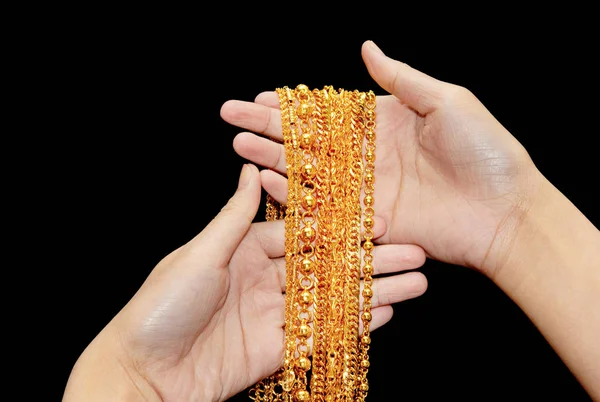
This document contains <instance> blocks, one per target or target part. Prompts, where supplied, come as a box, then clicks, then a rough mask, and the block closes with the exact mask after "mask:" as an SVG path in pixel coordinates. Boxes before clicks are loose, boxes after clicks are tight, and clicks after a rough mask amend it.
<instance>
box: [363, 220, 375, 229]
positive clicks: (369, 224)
mask: <svg viewBox="0 0 600 402" xmlns="http://www.w3.org/2000/svg"><path fill="white" fill-rule="evenodd" d="M374 224H375V222H373V218H365V220H364V221H363V225H364V226H365V227H366V228H367V229H371V228H372V227H373V225H374Z"/></svg>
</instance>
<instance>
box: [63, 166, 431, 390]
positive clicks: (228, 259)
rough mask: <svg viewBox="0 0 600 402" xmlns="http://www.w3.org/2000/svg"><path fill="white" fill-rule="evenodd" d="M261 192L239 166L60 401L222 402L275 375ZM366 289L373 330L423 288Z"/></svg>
mask: <svg viewBox="0 0 600 402" xmlns="http://www.w3.org/2000/svg"><path fill="white" fill-rule="evenodd" d="M260 192H261V182H260V176H259V172H258V170H257V169H256V167H255V166H252V165H249V166H246V167H245V168H244V169H243V171H242V175H241V177H240V184H239V187H238V190H237V192H236V194H235V195H234V196H233V197H232V198H231V200H230V201H229V203H228V204H227V206H226V207H225V208H223V210H222V211H221V213H220V214H219V215H218V216H217V217H216V218H215V219H214V220H213V221H212V222H211V223H210V224H209V225H208V226H207V227H206V228H205V229H204V230H203V231H202V232H201V233H200V234H199V235H198V236H197V237H195V238H194V239H193V240H191V241H190V242H189V243H187V244H186V245H184V246H182V247H181V248H179V249H177V250H175V251H174V252H173V253H171V254H170V255H168V256H167V257H166V258H164V260H163V261H161V262H160V263H159V264H158V265H157V266H156V268H155V269H154V270H153V272H152V273H151V275H150V276H149V278H148V279H147V281H146V282H145V283H144V285H143V286H142V288H141V289H140V290H139V291H138V292H137V294H136V295H135V296H134V297H133V299H132V300H131V301H130V302H129V303H128V304H127V306H125V308H124V309H123V310H122V311H121V312H120V313H119V314H118V315H117V316H116V317H115V318H114V319H113V320H112V321H111V322H110V323H109V324H108V325H107V327H106V328H105V329H104V330H103V331H102V332H101V333H100V334H99V335H98V336H97V337H96V339H95V340H94V341H93V342H92V344H90V346H88V348H87V349H86V351H85V352H84V353H83V354H82V356H81V357H80V359H79V360H78V362H77V364H76V365H75V368H74V369H73V371H72V373H71V377H70V379H69V383H68V385H67V390H66V392H65V398H64V400H65V401H69V400H77V401H81V400H85V401H93V400H111V401H115V400H138V399H140V400H163V401H182V400H203V401H204V400H224V399H227V398H228V397H230V396H232V395H234V394H236V393H238V392H240V391H242V390H244V389H245V388H246V387H248V386H250V385H252V384H254V383H256V382H257V381H259V380H260V379H262V378H264V377H267V376H268V375H270V374H272V373H273V372H275V371H276V370H277V369H278V368H279V367H280V365H281V363H282V361H283V337H284V329H283V326H284V304H285V299H284V295H283V291H284V290H285V278H284V277H285V260H284V258H283V255H284V223H283V221H275V222H260V223H251V222H252V220H253V219H254V217H255V214H256V212H257V209H258V207H259V203H260ZM381 234H382V232H381V231H380V232H378V233H376V235H381ZM424 261H425V254H424V252H423V250H422V249H421V248H419V247H416V246H412V245H394V246H392V245H388V246H378V247H376V248H375V251H374V264H373V265H374V270H375V271H376V272H377V273H393V272H397V271H401V270H405V269H413V268H417V267H419V266H421V265H422V264H423V262H424ZM373 286H374V293H375V297H374V298H373V306H374V307H375V308H374V309H373V310H372V314H373V321H372V328H377V327H379V326H381V325H383V324H384V323H386V322H387V321H388V320H390V318H391V316H392V311H393V310H392V307H391V306H390V304H391V303H395V302H399V301H402V300H405V299H409V298H412V297H416V296H419V295H420V294H422V293H423V292H424V291H425V288H426V286H427V283H426V281H425V277H424V276H423V275H422V274H421V273H418V272H410V273H406V274H403V275H395V276H387V277H385V278H379V279H375V281H374V285H373ZM121 398H122V399H121Z"/></svg>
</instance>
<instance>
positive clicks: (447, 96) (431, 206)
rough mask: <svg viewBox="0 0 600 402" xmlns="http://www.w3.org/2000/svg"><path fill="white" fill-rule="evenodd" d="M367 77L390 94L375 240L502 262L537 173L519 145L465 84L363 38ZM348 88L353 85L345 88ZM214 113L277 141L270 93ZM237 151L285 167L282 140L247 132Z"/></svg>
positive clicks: (276, 187)
mask: <svg viewBox="0 0 600 402" xmlns="http://www.w3.org/2000/svg"><path fill="white" fill-rule="evenodd" d="M362 53H363V58H364V61H365V63H366V65H367V68H368V70H369V73H370V74H371V76H372V77H373V78H374V79H375V80H376V81H377V83H379V84H380V85H381V86H382V87H383V88H384V89H386V90H387V91H389V92H391V93H392V94H393V95H392V96H378V97H377V107H376V113H377V119H376V123H377V126H376V133H377V139H376V146H377V149H376V156H377V161H376V162H375V177H376V183H375V212H376V213H377V214H378V215H379V217H380V220H379V221H378V222H379V223H378V224H379V225H382V226H383V227H384V228H385V229H384V231H385V234H384V235H383V236H382V237H381V238H380V239H379V242H380V243H410V244H418V245H419V246H421V247H423V248H424V249H425V251H426V252H427V253H428V255H429V256H431V257H434V258H436V259H439V260H442V261H445V262H449V263H452V264H458V265H464V266H469V267H474V268H477V269H479V270H481V271H482V272H483V273H485V274H487V275H488V276H493V275H494V273H495V271H496V270H497V269H498V268H499V267H501V266H502V264H503V262H504V261H505V260H506V258H507V255H508V253H509V250H510V247H511V241H512V239H513V238H514V236H515V233H516V231H517V230H518V227H519V222H520V221H521V219H522V215H523V214H524V212H525V211H527V209H528V207H529V205H530V204H531V202H532V198H533V197H534V195H535V193H536V191H537V187H538V186H539V183H540V182H541V181H542V180H540V178H541V174H540V173H539V172H538V171H537V169H536V168H535V166H534V165H533V163H532V161H531V159H530V158H529V156H528V154H527V152H526V151H525V149H524V148H523V147H522V146H521V145H520V144H519V143H518V142H517V140H516V139H515V138H514V137H513V136H512V135H511V134H510V133H509V132H508V131H507V130H506V129H505V128H504V127H502V126H501V125H500V123H498V121H496V119H495V118H494V117H493V116H492V115H491V114H490V113H489V112H488V111H487V110H486V109H485V107H484V106H483V105H482V104H481V103H480V102H479V101H478V100H477V99H476V98H475V96H473V94H471V93H470V92H469V91H467V90H466V89H464V88H461V87H458V86H455V85H451V84H448V83H444V82H441V81H438V80H436V79H434V78H431V77H429V76H427V75H425V74H423V73H421V72H419V71H416V70H414V69H413V68H411V67H409V66H407V65H406V64H403V63H400V62H398V61H394V60H392V59H390V58H388V57H386V56H385V55H384V54H383V53H382V52H381V51H380V50H379V48H377V47H376V46H375V44H373V43H372V42H366V43H365V44H364V45H363V49H362ZM348 89H352V88H348ZM221 115H222V117H223V119H224V120H225V121H227V122H229V123H231V124H234V125H237V126H239V127H242V128H245V129H248V130H251V131H254V132H257V133H259V134H264V135H266V136H269V137H272V138H275V139H279V140H281V139H282V134H281V118H280V114H279V102H278V99H277V95H276V94H275V93H274V92H270V93H262V94H260V95H258V97H257V98H256V100H255V102H254V103H250V102H240V101H229V102H227V103H225V104H224V105H223V107H222V109H221ZM234 148H235V150H236V151H237V153H238V154H239V155H240V156H242V157H244V158H247V159H249V160H251V161H253V162H255V163H257V164H260V165H263V166H266V167H269V168H271V169H273V170H274V171H276V172H279V173H281V174H285V173H286V172H285V157H284V151H283V146H282V145H279V144H277V143H276V142H273V141H270V140H267V139H265V138H262V137H259V136H257V135H254V134H251V133H241V134H239V135H238V136H237V137H236V138H235V140H234ZM274 171H269V170H266V171H263V172H262V175H263V176H262V178H263V183H264V184H263V185H264V188H265V189H266V191H268V192H269V193H270V194H271V195H272V196H273V197H274V198H276V199H277V200H279V201H285V199H286V192H287V189H286V180H285V179H284V178H283V177H282V176H280V175H277V174H275V172H274Z"/></svg>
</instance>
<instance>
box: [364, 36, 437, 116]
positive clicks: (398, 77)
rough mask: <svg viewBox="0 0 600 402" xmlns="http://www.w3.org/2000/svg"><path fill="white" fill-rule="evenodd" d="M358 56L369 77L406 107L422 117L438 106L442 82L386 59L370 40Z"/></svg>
mask: <svg viewBox="0 0 600 402" xmlns="http://www.w3.org/2000/svg"><path fill="white" fill-rule="evenodd" d="M362 56H363V60H364V61H365V64H366V65H367V69H368V70H369V74H370V75H371V77H373V79H374V80H375V81H376V82H377V83H378V84H379V85H380V86H381V87H382V88H383V89H385V90H386V91H388V92H389V93H391V94H393V95H394V96H396V98H398V99H400V101H402V102H403V103H405V104H406V105H408V106H409V107H411V108H413V109H415V110H416V111H417V112H419V113H421V114H423V115H426V114H428V113H431V112H433V111H434V110H435V109H436V108H437V106H438V105H439V103H440V101H441V99H442V97H441V95H442V91H443V90H444V87H445V84H446V83H444V82H442V81H439V80H436V79H435V78H433V77H430V76H428V75H427V74H424V73H422V72H420V71H418V70H415V69H414V68H412V67H410V66H408V65H407V64H405V63H402V62H399V61H396V60H393V59H391V58H389V57H387V56H386V55H385V54H383V52H382V51H381V50H380V49H379V48H378V47H377V45H375V43H373V42H372V41H366V42H365V43H364V44H363V46H362Z"/></svg>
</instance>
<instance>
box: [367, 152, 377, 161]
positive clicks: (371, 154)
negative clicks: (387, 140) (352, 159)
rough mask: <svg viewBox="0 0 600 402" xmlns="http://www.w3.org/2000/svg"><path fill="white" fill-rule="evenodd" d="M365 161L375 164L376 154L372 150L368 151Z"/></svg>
mask: <svg viewBox="0 0 600 402" xmlns="http://www.w3.org/2000/svg"><path fill="white" fill-rule="evenodd" d="M365 160H366V161H368V162H375V153H374V152H373V151H371V150H368V151H367V152H366V153H365Z"/></svg>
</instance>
